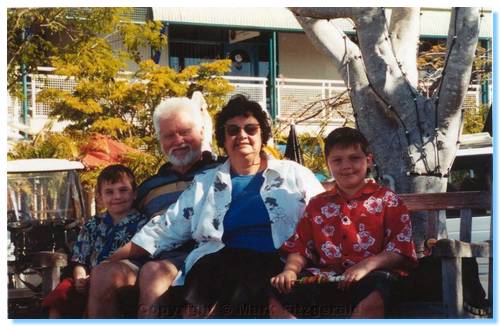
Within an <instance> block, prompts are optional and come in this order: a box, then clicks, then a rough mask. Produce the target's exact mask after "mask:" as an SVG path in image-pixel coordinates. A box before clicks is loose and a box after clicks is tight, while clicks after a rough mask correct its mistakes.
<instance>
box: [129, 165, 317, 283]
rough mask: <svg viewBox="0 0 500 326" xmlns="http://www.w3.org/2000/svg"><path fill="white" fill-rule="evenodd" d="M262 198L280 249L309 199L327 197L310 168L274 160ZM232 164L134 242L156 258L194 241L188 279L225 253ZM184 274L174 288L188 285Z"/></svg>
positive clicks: (191, 189) (187, 193)
mask: <svg viewBox="0 0 500 326" xmlns="http://www.w3.org/2000/svg"><path fill="white" fill-rule="evenodd" d="M263 175H264V183H263V184H262V187H261V189H260V194H261V196H262V200H263V201H264V205H265V206H266V209H267V211H268V213H269V218H270V220H271V233H272V237H273V243H274V247H275V248H279V247H280V246H281V245H282V244H283V242H285V241H286V240H287V239H288V238H289V237H290V236H291V235H292V234H293V232H294V231H295V226H296V225H297V222H298V220H299V219H300V217H301V216H302V214H303V212H304V210H305V207H306V205H307V203H308V202H309V199H310V198H311V197H313V196H315V195H317V194H319V193H321V192H323V191H324V188H323V186H322V185H321V183H320V182H319V181H318V180H317V179H316V177H315V176H314V174H313V173H312V172H311V171H310V170H309V169H307V168H306V167H304V166H302V165H300V164H298V163H296V162H293V161H288V160H276V159H272V158H271V157H268V164H267V168H266V170H265V171H264V173H263ZM231 189H232V184H231V176H230V162H229V160H227V161H226V162H225V163H224V164H222V165H220V166H218V167H216V168H214V169H210V170H206V171H204V172H203V173H201V174H198V175H197V176H196V177H195V178H194V180H193V182H192V183H191V185H189V186H188V187H187V188H186V190H184V192H183V193H182V194H181V195H180V197H179V199H178V200H177V202H176V203H175V204H172V206H170V207H169V209H168V210H167V211H166V212H165V213H164V214H162V215H157V216H154V217H153V218H151V220H150V221H149V223H148V224H146V225H145V226H144V227H143V228H142V229H141V231H140V232H138V233H137V234H136V235H135V236H134V237H133V239H132V242H133V243H134V244H136V245H138V246H140V247H142V248H143V249H145V250H146V251H148V252H149V253H150V254H151V256H153V257H154V256H155V255H157V254H159V253H160V252H162V251H167V250H172V249H175V248H177V247H179V246H180V245H182V244H183V243H184V242H186V241H188V240H190V239H194V240H195V241H196V242H197V243H198V245H197V247H196V249H194V250H193V251H192V252H191V253H190V254H189V255H188V256H187V258H186V261H185V267H184V272H185V273H187V272H188V271H189V270H190V269H191V267H192V266H193V265H194V263H195V262H196V261H197V260H198V259H200V258H201V257H203V256H205V255H207V254H210V253H214V252H216V251H219V250H220V249H222V248H223V247H224V243H223V242H222V235H223V232H224V230H223V225H224V223H223V220H224V216H225V215H226V212H227V210H228V209H229V206H230V203H231ZM183 283H184V275H182V273H179V274H178V275H177V278H176V280H175V281H174V284H173V285H182V284H183Z"/></svg>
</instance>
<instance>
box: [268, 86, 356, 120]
mask: <svg viewBox="0 0 500 326" xmlns="http://www.w3.org/2000/svg"><path fill="white" fill-rule="evenodd" d="M276 82H277V97H278V118H280V119H282V120H290V119H292V120H294V117H296V115H297V113H300V112H302V111H304V110H305V108H307V107H308V106H311V105H312V104H313V103H316V102H319V101H321V100H326V99H331V98H334V97H336V96H338V95H340V94H341V93H342V92H344V91H345V90H346V87H345V85H344V82H343V81H342V80H317V79H292V78H277V79H276ZM317 105H320V106H322V107H323V108H324V110H322V112H321V113H320V114H318V115H317V116H315V117H314V118H313V119H312V120H311V122H314V121H325V120H326V121H329V122H338V120H339V119H343V118H342V117H341V115H339V114H338V111H336V110H335V111H334V110H331V109H330V108H329V107H326V106H325V105H324V104H321V103H318V104H317ZM338 110H339V111H341V112H344V113H345V114H348V115H352V113H351V112H352V108H351V106H350V104H348V105H344V106H342V107H341V108H338Z"/></svg>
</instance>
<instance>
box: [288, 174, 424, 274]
mask: <svg viewBox="0 0 500 326" xmlns="http://www.w3.org/2000/svg"><path fill="white" fill-rule="evenodd" d="M411 234H412V229H411V221H410V216H409V214H408V210H407V209H406V206H404V204H403V203H402V202H401V200H400V198H399V196H398V195H396V194H395V193H394V192H393V191H391V190H390V189H387V188H385V187H382V186H380V185H379V184H377V183H376V182H375V181H374V180H367V183H366V185H365V186H364V187H363V188H362V189H360V190H359V191H358V192H357V193H356V194H354V195H353V196H352V197H351V198H350V199H348V200H346V199H345V198H344V197H343V196H342V194H341V193H340V192H339V191H338V189H337V186H336V185H334V187H333V188H332V189H331V190H330V191H326V192H324V193H322V194H319V195H317V196H316V197H313V198H312V199H311V200H310V202H309V204H308V205H307V208H306V211H305V213H304V216H303V217H302V219H301V220H300V221H299V224H298V225H297V229H296V230H295V234H294V235H292V237H290V239H288V240H287V241H286V242H285V243H284V244H283V246H282V247H281V249H282V250H283V251H285V252H288V253H300V254H301V255H302V256H304V257H306V258H308V259H309V260H310V261H312V263H313V264H312V265H313V266H314V267H313V268H308V270H309V271H310V272H312V273H313V274H315V275H318V274H323V275H325V276H327V277H328V276H330V277H331V276H334V275H339V274H342V273H343V272H344V271H345V270H346V269H347V268H349V267H350V266H352V265H354V264H356V263H358V262H359V261H361V260H363V259H364V258H367V257H370V256H374V255H376V254H379V253H381V252H383V251H387V252H395V253H399V254H401V255H404V256H407V257H408V258H409V259H410V260H411V261H413V262H416V259H417V255H416V253H415V245H414V243H413V241H412V240H411Z"/></svg>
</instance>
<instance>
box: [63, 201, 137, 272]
mask: <svg viewBox="0 0 500 326" xmlns="http://www.w3.org/2000/svg"><path fill="white" fill-rule="evenodd" d="M146 222H147V219H146V216H144V215H143V214H141V213H139V212H137V211H135V210H133V211H131V212H130V213H129V214H128V215H127V216H126V217H124V218H123V219H122V220H121V221H120V222H118V223H117V224H116V225H113V220H112V219H111V216H110V215H109V214H108V213H107V212H106V213H105V214H104V215H102V216H94V217H93V218H92V219H90V220H89V221H87V222H86V223H85V224H84V225H83V226H82V229H81V230H80V234H78V238H77V240H76V242H75V245H74V246H73V256H72V257H71V262H73V263H78V264H82V265H84V266H85V267H87V268H88V269H91V268H93V267H94V266H96V265H97V264H99V263H100V262H102V261H103V260H105V259H106V258H108V257H109V256H111V255H112V254H113V252H115V251H116V249H118V248H120V247H121V246H123V245H124V244H126V243H128V242H129V241H130V240H131V239H132V236H133V235H134V234H135V233H136V232H137V231H138V230H140V229H141V228H142V227H143V226H144V224H146Z"/></svg>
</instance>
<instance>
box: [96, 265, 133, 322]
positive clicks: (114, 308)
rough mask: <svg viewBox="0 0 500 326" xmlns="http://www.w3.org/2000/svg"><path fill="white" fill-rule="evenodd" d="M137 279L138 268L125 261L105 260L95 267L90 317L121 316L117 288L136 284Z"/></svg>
mask: <svg viewBox="0 0 500 326" xmlns="http://www.w3.org/2000/svg"><path fill="white" fill-rule="evenodd" d="M136 279H137V270H135V269H133V268H132V267H131V265H130V264H129V263H126V262H124V261H119V262H103V263H101V264H99V265H97V266H96V267H94V268H93V269H92V271H91V272H90V289H89V298H88V305H87V309H88V317H89V318H116V317H119V314H120V313H119V309H118V304H117V293H116V292H117V289H119V288H122V287H124V286H129V285H134V284H135V281H136Z"/></svg>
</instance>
